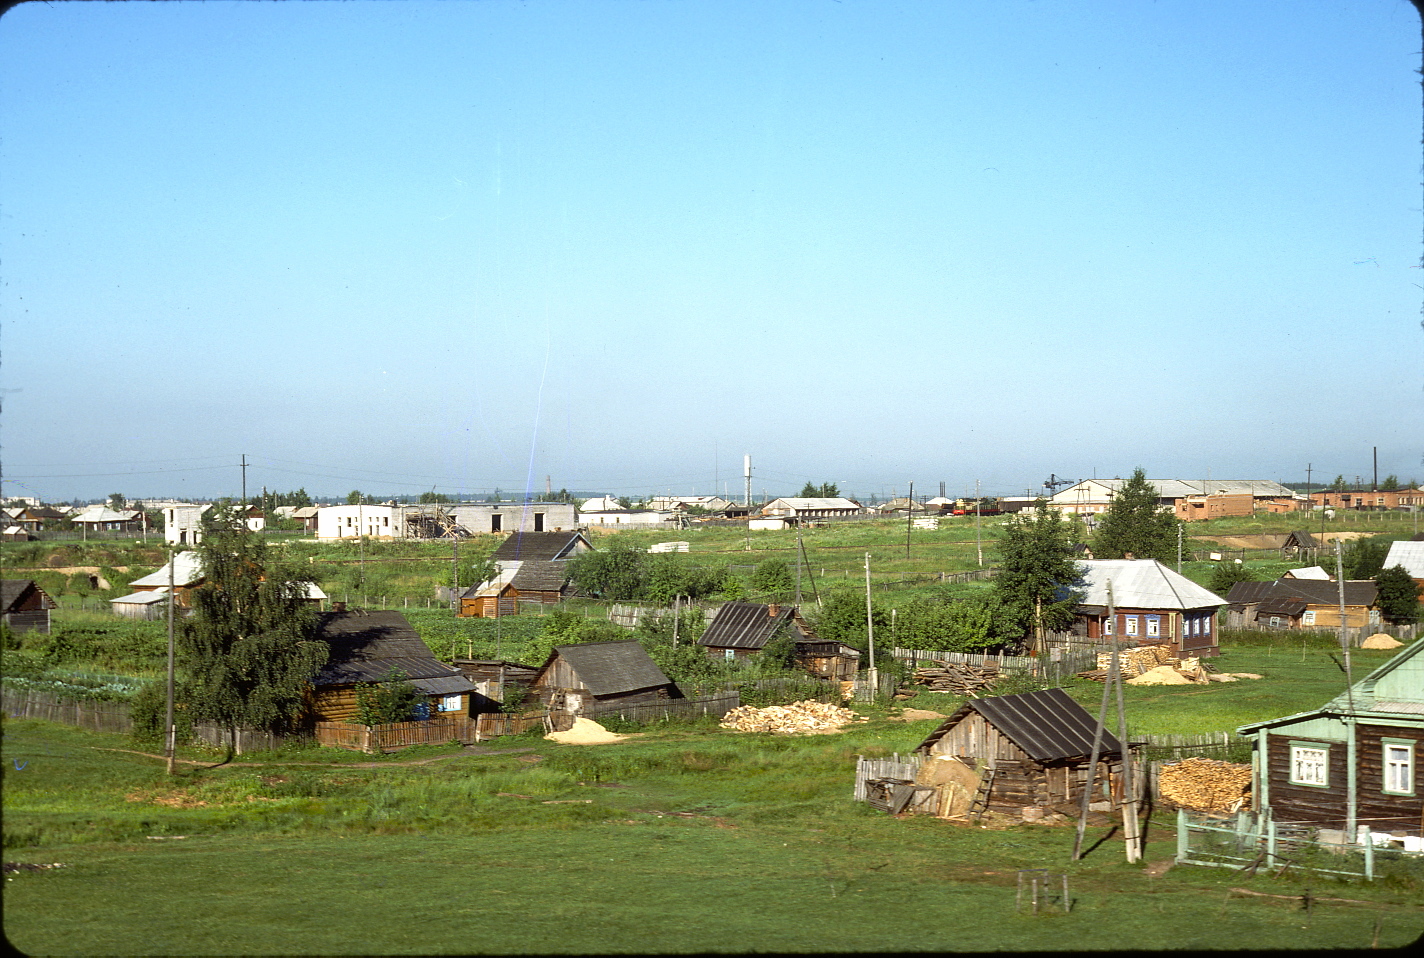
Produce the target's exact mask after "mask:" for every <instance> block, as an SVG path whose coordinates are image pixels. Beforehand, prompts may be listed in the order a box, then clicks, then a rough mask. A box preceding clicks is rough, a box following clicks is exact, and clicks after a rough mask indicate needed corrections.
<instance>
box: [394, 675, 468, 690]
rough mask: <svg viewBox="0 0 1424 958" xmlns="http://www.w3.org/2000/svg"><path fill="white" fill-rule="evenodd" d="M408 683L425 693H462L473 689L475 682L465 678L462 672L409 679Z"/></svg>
mask: <svg viewBox="0 0 1424 958" xmlns="http://www.w3.org/2000/svg"><path fill="white" fill-rule="evenodd" d="M410 684H411V685H414V686H415V687H416V688H418V689H420V691H422V692H424V693H425V694H426V695H463V694H464V693H466V692H473V691H474V690H475V683H473V682H471V681H470V680H469V679H467V678H465V676H464V674H463V673H462V674H460V675H452V676H449V677H446V678H438V679H411V680H410Z"/></svg>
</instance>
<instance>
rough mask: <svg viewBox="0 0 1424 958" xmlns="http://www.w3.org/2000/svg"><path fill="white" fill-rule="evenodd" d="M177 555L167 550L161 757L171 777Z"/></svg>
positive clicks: (175, 732) (174, 742)
mask: <svg viewBox="0 0 1424 958" xmlns="http://www.w3.org/2000/svg"><path fill="white" fill-rule="evenodd" d="M177 555H178V553H177V552H175V551H174V550H173V549H172V548H169V550H168V706H167V708H166V709H165V710H164V713H163V757H164V758H166V759H167V760H168V774H169V775H172V774H174V772H173V766H174V760H175V757H174V751H175V749H176V748H177V745H178V730H177V729H176V728H175V727H174V725H173V600H174V595H173V564H174V562H175V560H176V558H177Z"/></svg>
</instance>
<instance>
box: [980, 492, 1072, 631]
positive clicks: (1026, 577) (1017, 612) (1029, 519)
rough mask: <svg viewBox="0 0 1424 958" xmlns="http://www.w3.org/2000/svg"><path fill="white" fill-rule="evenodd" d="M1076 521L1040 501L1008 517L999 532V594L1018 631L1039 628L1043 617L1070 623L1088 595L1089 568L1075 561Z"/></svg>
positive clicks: (1049, 623)
mask: <svg viewBox="0 0 1424 958" xmlns="http://www.w3.org/2000/svg"><path fill="white" fill-rule="evenodd" d="M1071 540H1072V526H1070V525H1069V523H1068V522H1067V521H1065V520H1064V518H1063V516H1062V515H1061V514H1059V512H1058V511H1057V510H1055V509H1050V508H1048V504H1047V503H1045V502H1043V501H1040V502H1039V504H1038V508H1037V509H1036V510H1034V512H1033V513H1032V514H1031V515H1022V514H1021V515H1019V516H1016V517H1015V518H1013V519H1010V520H1009V521H1008V522H1007V523H1005V525H1004V528H1003V531H1002V532H1001V533H1000V534H999V573H998V575H996V576H995V577H994V595H995V597H996V598H997V599H998V600H999V603H1000V607H1001V609H1002V615H1003V617H1004V621H1005V625H1006V626H1007V627H1008V629H1010V630H1011V631H1012V632H1013V633H1014V634H1016V635H1018V636H1023V637H1028V636H1030V635H1032V634H1034V623H1035V621H1036V620H1038V618H1039V617H1040V616H1041V617H1042V624H1043V628H1045V629H1066V628H1067V627H1068V626H1069V625H1071V624H1072V622H1073V615H1074V610H1075V609H1076V608H1077V605H1078V603H1079V601H1081V599H1082V597H1083V592H1082V584H1083V572H1082V569H1081V568H1080V567H1079V565H1078V563H1076V562H1075V561H1073V543H1072V541H1071Z"/></svg>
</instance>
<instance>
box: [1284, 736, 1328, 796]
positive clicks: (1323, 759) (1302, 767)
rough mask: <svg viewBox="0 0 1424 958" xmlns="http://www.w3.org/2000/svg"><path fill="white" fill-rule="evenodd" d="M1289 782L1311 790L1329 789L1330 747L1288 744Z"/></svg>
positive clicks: (1308, 743) (1305, 743)
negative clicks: (1305, 786) (1306, 786)
mask: <svg viewBox="0 0 1424 958" xmlns="http://www.w3.org/2000/svg"><path fill="white" fill-rule="evenodd" d="M1289 768H1290V782H1291V784H1292V785H1308V786H1310V787H1311V788H1329V787H1330V746H1329V745H1324V744H1322V743H1319V742H1291V743H1290V766H1289Z"/></svg>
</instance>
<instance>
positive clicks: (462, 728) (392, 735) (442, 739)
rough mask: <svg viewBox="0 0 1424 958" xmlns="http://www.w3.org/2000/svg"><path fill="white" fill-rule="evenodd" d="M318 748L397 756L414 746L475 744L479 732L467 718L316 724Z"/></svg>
mask: <svg viewBox="0 0 1424 958" xmlns="http://www.w3.org/2000/svg"><path fill="white" fill-rule="evenodd" d="M316 741H317V744H318V745H324V746H328V747H331V748H344V749H350V750H352V751H357V752H394V751H397V750H398V749H403V748H409V747H410V746H412V745H444V744H445V743H447V742H464V743H469V742H474V741H477V739H476V729H475V725H474V723H473V722H471V721H470V719H469V717H468V716H465V715H442V716H441V717H439V718H433V719H425V720H423V721H419V722H392V723H390V724H386V725H355V724H351V723H347V722H318V723H316Z"/></svg>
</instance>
